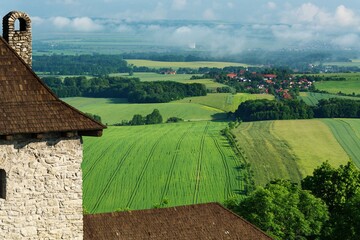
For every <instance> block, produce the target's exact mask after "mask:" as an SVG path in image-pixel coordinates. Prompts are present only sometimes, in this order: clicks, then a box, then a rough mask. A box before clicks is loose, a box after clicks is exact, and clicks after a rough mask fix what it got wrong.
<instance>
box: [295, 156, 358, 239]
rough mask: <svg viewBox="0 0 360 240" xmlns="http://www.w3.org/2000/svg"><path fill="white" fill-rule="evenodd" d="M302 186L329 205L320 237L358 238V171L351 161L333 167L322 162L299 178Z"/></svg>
mask: <svg viewBox="0 0 360 240" xmlns="http://www.w3.org/2000/svg"><path fill="white" fill-rule="evenodd" d="M302 186H303V188H304V189H308V190H310V191H311V192H312V193H313V194H314V195H315V196H318V197H319V198H321V199H323V200H324V202H325V203H326V204H327V205H328V207H329V211H330V220H329V222H328V224H327V228H326V230H325V231H323V238H324V239H359V237H360V228H359V226H360V225H359V222H360V221H359V220H360V217H359V216H360V171H359V170H358V169H357V168H356V167H355V166H354V165H353V163H352V162H348V163H347V164H346V165H341V166H340V167H339V168H337V169H335V168H333V167H331V166H330V165H329V164H328V163H327V162H325V163H323V164H322V165H321V166H320V167H319V168H317V169H315V170H314V173H313V175H312V176H308V177H306V178H305V179H304V180H303V181H302Z"/></svg>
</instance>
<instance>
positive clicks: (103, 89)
mask: <svg viewBox="0 0 360 240" xmlns="http://www.w3.org/2000/svg"><path fill="white" fill-rule="evenodd" d="M43 80H44V82H45V83H46V84H47V85H48V86H49V87H50V88H51V89H52V90H53V91H54V92H55V93H56V94H57V95H58V96H59V97H62V98H64V97H75V96H79V97H80V96H85V97H97V98H101V97H103V98H128V101H129V102H132V103H162V102H170V101H173V100H178V99H183V98H185V97H192V96H206V87H205V85H203V84H200V83H192V84H183V83H179V82H172V81H154V82H140V80H139V79H138V78H128V77H109V76H103V77H95V78H86V77H71V78H70V77H67V78H65V79H64V83H63V82H62V81H61V79H59V78H54V77H44V78H43Z"/></svg>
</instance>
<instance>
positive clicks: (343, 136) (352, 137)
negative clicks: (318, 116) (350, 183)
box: [323, 119, 360, 168]
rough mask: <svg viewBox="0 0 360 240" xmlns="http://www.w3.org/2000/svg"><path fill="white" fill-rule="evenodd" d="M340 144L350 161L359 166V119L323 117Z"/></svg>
mask: <svg viewBox="0 0 360 240" xmlns="http://www.w3.org/2000/svg"><path fill="white" fill-rule="evenodd" d="M323 122H324V123H326V124H327V125H328V126H329V128H330V129H331V130H332V132H333V134H334V136H335V137H336V139H337V141H338V142H339V143H340V145H341V146H342V147H343V148H344V149H345V151H346V152H347V153H348V155H349V156H350V158H351V159H352V161H353V162H354V163H355V164H356V166H358V167H359V168H360V120H359V119H331V120H330V119H324V120H323Z"/></svg>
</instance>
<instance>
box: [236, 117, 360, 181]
mask: <svg viewBox="0 0 360 240" xmlns="http://www.w3.org/2000/svg"><path fill="white" fill-rule="evenodd" d="M329 121H330V122H331V121H333V120H329ZM358 123H359V124H360V122H358ZM233 132H234V134H235V135H236V139H237V143H238V146H239V147H240V148H241V149H242V151H243V153H244V156H245V158H246V161H248V162H249V163H250V164H251V168H252V170H253V171H254V177H255V184H256V185H264V184H266V183H267V182H268V181H269V180H272V179H276V178H285V179H291V180H293V181H295V182H299V181H300V180H301V179H302V178H303V177H305V176H307V175H309V174H312V172H313V170H314V168H316V167H318V166H319V165H321V163H322V162H324V161H329V163H330V164H331V165H333V166H338V165H340V164H345V163H346V162H347V161H348V160H349V156H348V154H347V152H346V151H345V150H344V149H343V148H342V146H341V145H340V144H339V143H338V141H337V139H336V138H335V137H334V135H333V133H332V131H331V130H330V128H329V127H328V125H327V124H325V123H324V122H323V121H321V120H286V121H263V122H247V123H242V124H241V125H240V126H239V127H238V128H236V129H235V130H233Z"/></svg>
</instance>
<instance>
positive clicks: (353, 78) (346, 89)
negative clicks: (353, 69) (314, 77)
mask: <svg viewBox="0 0 360 240" xmlns="http://www.w3.org/2000/svg"><path fill="white" fill-rule="evenodd" d="M318 75H320V76H338V77H345V78H346V81H323V82H316V83H315V87H316V88H317V89H319V90H323V91H327V92H329V93H338V92H342V93H346V94H353V93H355V94H360V73H331V74H330V73H329V74H318Z"/></svg>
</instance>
